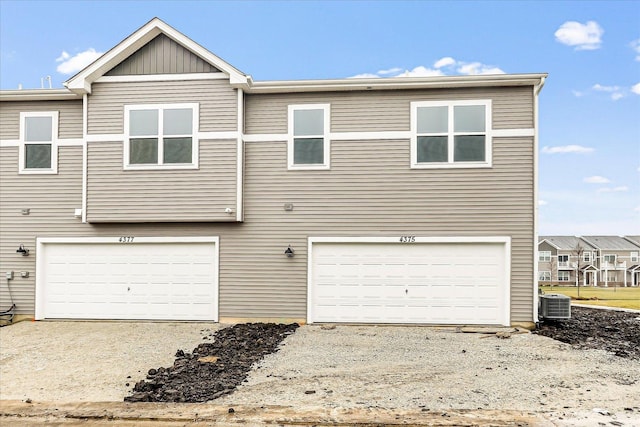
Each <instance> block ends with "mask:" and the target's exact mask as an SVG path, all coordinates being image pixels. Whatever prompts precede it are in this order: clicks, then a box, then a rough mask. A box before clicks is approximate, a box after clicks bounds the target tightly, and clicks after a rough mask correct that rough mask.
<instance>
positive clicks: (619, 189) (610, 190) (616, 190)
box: [598, 185, 629, 193]
mask: <svg viewBox="0 0 640 427" xmlns="http://www.w3.org/2000/svg"><path fill="white" fill-rule="evenodd" d="M623 191H629V187H627V186H626V185H621V186H619V187H604V188H598V193H620V192H623Z"/></svg>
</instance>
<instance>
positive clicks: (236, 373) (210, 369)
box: [124, 323, 298, 402]
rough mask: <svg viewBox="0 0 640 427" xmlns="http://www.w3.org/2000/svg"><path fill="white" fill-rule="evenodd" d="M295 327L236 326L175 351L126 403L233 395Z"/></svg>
mask: <svg viewBox="0 0 640 427" xmlns="http://www.w3.org/2000/svg"><path fill="white" fill-rule="evenodd" d="M296 328H298V325H297V324H296V323H292V324H289V325H280V324H275V323H247V324H238V325H234V326H231V327H229V328H225V329H221V330H219V331H217V332H216V333H214V334H211V336H212V337H213V339H214V341H213V342H212V343H205V344H200V345H199V346H198V347H196V348H195V349H194V350H193V353H191V354H189V353H185V352H184V351H182V350H178V352H177V353H176V361H175V362H174V363H173V366H171V367H169V368H159V369H150V370H149V373H148V375H147V379H146V380H142V381H139V382H138V383H136V385H135V387H134V388H133V393H132V395H131V396H127V397H125V398H124V400H125V402H206V401H209V400H213V399H216V398H218V397H220V396H224V395H226V394H229V393H232V392H233V391H234V390H235V388H236V387H237V386H238V385H240V383H242V382H243V381H244V380H245V379H246V377H247V375H248V374H249V371H250V370H251V365H253V364H254V363H256V362H258V361H260V360H261V359H262V358H263V357H264V356H265V355H267V354H270V353H274V352H276V351H278V345H280V343H281V342H282V340H284V339H285V338H286V337H287V336H288V335H290V334H292V333H294V332H295V330H296Z"/></svg>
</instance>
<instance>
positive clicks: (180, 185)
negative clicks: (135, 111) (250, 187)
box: [87, 140, 237, 222]
mask: <svg viewBox="0 0 640 427" xmlns="http://www.w3.org/2000/svg"><path fill="white" fill-rule="evenodd" d="M122 150H123V149H122V143H115V142H114V143H102V142H98V143H89V146H88V154H89V157H88V159H89V161H88V170H89V175H88V186H87V195H88V197H87V221H89V222H193V221H202V222H207V221H235V220H236V217H235V214H234V215H230V214H228V213H225V208H232V209H234V211H235V208H236V188H237V183H236V180H237V173H236V163H237V154H236V153H237V141H236V140H201V141H200V164H199V168H198V169H195V170H185V169H179V170H164V169H163V170H158V169H157V170H127V171H124V170H123V166H122V165H123V164H122V156H123V151H122Z"/></svg>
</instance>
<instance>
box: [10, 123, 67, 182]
mask: <svg viewBox="0 0 640 427" xmlns="http://www.w3.org/2000/svg"><path fill="white" fill-rule="evenodd" d="M18 161H19V167H18V171H19V173H57V172H58V112H57V111H43V112H28V113H20V151H19V159H18Z"/></svg>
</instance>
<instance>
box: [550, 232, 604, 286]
mask: <svg viewBox="0 0 640 427" xmlns="http://www.w3.org/2000/svg"><path fill="white" fill-rule="evenodd" d="M538 240H539V243H538V282H541V283H545V284H546V283H559V284H563V283H564V284H574V285H576V286H578V285H579V284H580V285H582V286H597V285H598V277H599V275H598V271H599V270H598V267H597V262H596V256H597V249H596V248H595V247H594V246H593V245H591V244H589V243H588V242H585V241H584V240H582V239H580V238H579V237H576V236H540V237H539V239H538Z"/></svg>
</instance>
